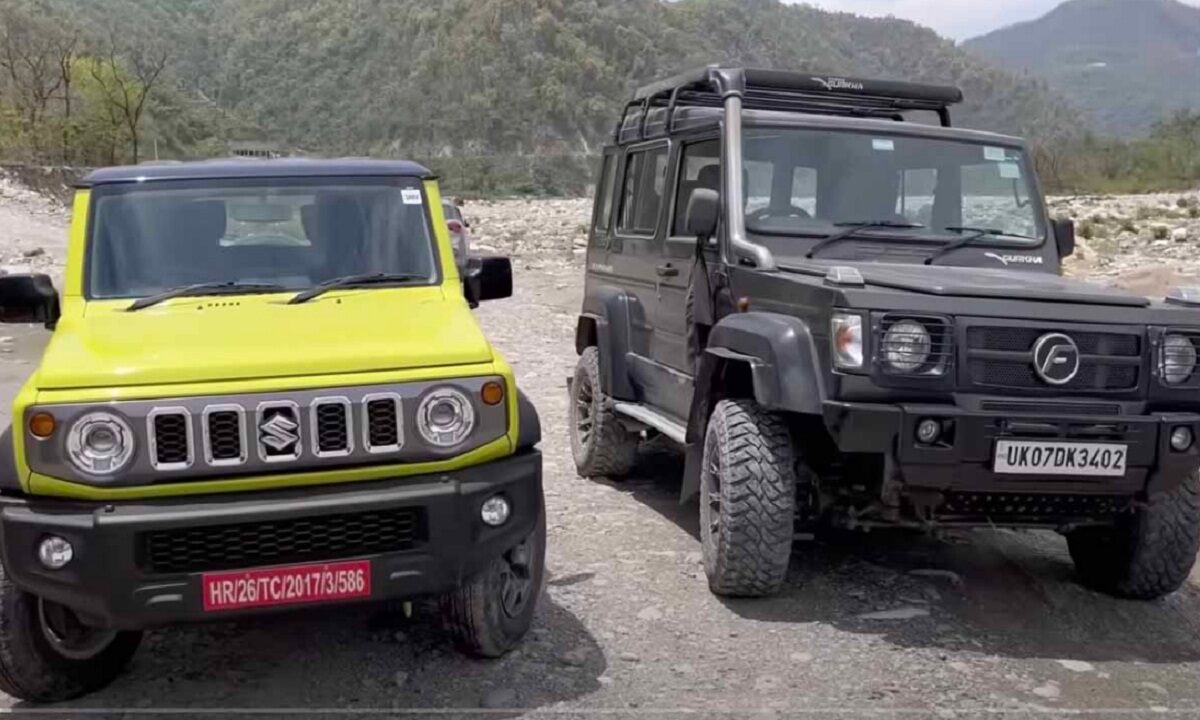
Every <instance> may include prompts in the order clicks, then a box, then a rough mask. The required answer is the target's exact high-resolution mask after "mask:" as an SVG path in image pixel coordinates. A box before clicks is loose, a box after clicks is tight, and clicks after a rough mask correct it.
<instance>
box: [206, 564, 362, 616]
mask: <svg viewBox="0 0 1200 720" xmlns="http://www.w3.org/2000/svg"><path fill="white" fill-rule="evenodd" d="M201 587H202V590H203V592H204V611H205V612H219V611H221V610H240V609H243V608H254V607H267V606H272V605H301V604H306V603H319V602H327V601H330V600H347V599H351V598H362V597H369V596H370V595H371V562H370V561H369V560H353V561H349V562H336V563H321V564H317V565H288V566H283V567H274V568H262V569H256V570H236V571H233V572H219V573H205V574H204V575H202V576H201Z"/></svg>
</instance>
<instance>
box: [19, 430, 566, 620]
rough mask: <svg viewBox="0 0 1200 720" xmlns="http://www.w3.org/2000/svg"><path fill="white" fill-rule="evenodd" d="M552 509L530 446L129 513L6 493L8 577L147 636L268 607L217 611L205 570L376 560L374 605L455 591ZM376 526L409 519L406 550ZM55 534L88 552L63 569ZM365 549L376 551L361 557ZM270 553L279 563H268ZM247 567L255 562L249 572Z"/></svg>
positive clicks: (113, 506) (152, 505) (139, 506)
mask: <svg viewBox="0 0 1200 720" xmlns="http://www.w3.org/2000/svg"><path fill="white" fill-rule="evenodd" d="M496 494H503V495H504V496H505V497H506V499H508V501H509V503H510V505H511V507H512V515H511V517H510V518H509V520H508V521H507V522H506V523H505V524H504V525H502V526H501V527H500V528H491V527H488V526H486V525H484V524H483V523H482V522H481V521H480V519H479V511H480V506H481V505H482V504H483V502H484V501H485V500H486V499H488V498H490V497H492V496H493V495H496ZM542 506H543V500H542V458H541V453H540V452H538V451H537V450H526V451H522V452H519V453H517V454H516V455H512V456H509V457H506V458H504V459H502V460H497V461H494V462H490V463H484V464H481V465H475V466H472V467H468V468H465V469H463V470H459V471H453V472H446V473H438V474H431V475H419V476H410V477H404V478H399V479H395V480H385V481H379V482H372V483H353V484H342V485H332V486H323V487H318V488H306V489H302V490H280V491H270V492H261V493H237V494H228V495H213V496H203V497H192V498H177V499H171V500H154V501H141V502H138V501H130V502H121V503H85V502H78V501H64V500H57V499H41V498H34V497H3V496H0V540H2V543H3V545H2V548H0V549H2V553H3V555H2V557H3V562H4V569H5V572H6V574H7V576H8V578H9V579H10V580H11V581H12V582H13V583H15V584H16V585H17V586H18V587H20V588H21V589H23V590H26V591H28V592H31V593H34V594H36V595H39V596H42V597H45V598H48V599H50V600H53V601H55V602H58V603H61V604H63V605H66V606H68V607H71V608H73V609H74V610H75V611H76V612H77V613H79V614H80V616H81V617H83V618H84V619H85V620H86V621H87V622H89V623H93V624H96V625H101V626H105V627H114V628H120V629H127V630H134V629H142V628H147V627H154V626H161V625H168V624H173V623H180V622H189V621H198V620H208V619H222V618H230V617H236V616H240V615H247V614H257V613H261V612H263V611H264V610H263V609H261V608H255V609H246V610H228V611H221V612H219V613H206V612H205V611H204V609H203V597H202V592H201V577H202V574H203V572H204V571H224V570H234V569H245V568H246V567H259V566H262V565H276V564H298V563H305V564H307V563H313V562H315V563H323V562H327V561H337V560H352V559H353V560H368V561H369V562H370V565H371V578H372V579H371V593H370V597H369V598H363V599H368V600H383V599H395V598H408V597H415V596H420V595H429V594H437V593H442V592H446V591H448V590H451V589H453V588H455V587H457V586H459V585H460V584H461V583H462V582H463V581H464V580H466V579H467V578H469V577H471V576H472V575H474V574H475V573H477V572H479V571H480V570H482V569H483V568H484V567H486V565H487V564H488V563H489V562H491V561H492V560H493V559H494V558H495V557H497V556H499V555H500V554H501V553H502V552H504V551H505V550H507V549H508V548H510V547H512V546H514V545H516V544H517V543H519V542H520V541H521V539H523V538H524V537H526V536H527V535H528V534H529V533H530V532H532V531H533V529H534V528H535V526H536V525H537V522H538V518H539V516H540V514H541V512H542ZM366 516H369V517H371V518H373V519H374V520H373V521H372V522H375V523H378V522H379V521H378V518H381V517H393V516H403V517H405V518H407V519H406V520H405V521H404V524H403V526H402V531H403V533H404V535H403V541H402V542H400V541H397V543H396V545H395V547H396V549H391V548H381V547H380V543H379V542H378V540H379V536H378V535H374V537H369V536H367V534H364V533H362V532H361V529H362V527H364V525H363V524H361V523H359V522H358V521H357V518H361V517H366ZM331 518H333V520H331ZM342 518H345V519H346V522H345V523H343V522H341V519H342ZM371 527H378V525H372V526H371ZM263 528H270V529H271V532H272V533H274V534H272V535H271V536H269V537H268V536H266V535H264V534H263V533H262V532H261V530H262V529H263ZM348 528H354V529H355V530H354V532H357V534H353V533H352V531H351V530H350V529H348ZM284 529H286V532H285V530H284ZM318 529H319V530H318ZM339 529H343V530H345V531H344V532H341V533H340V534H339ZM388 531H389V532H400V530H397V528H396V527H391V528H390V529H389V530H388ZM348 533H351V534H348ZM51 534H53V535H58V536H61V537H64V538H66V539H67V540H69V541H70V542H71V544H72V545H73V546H74V548H75V557H74V559H73V560H72V561H71V562H70V563H69V564H68V565H67V567H65V568H63V569H61V570H56V571H54V570H47V569H45V568H44V567H42V566H41V564H40V563H39V562H38V560H37V550H36V548H37V545H38V543H39V542H40V541H41V540H42V538H44V537H45V536H47V535H51ZM397 537H398V536H397ZM150 538H157V539H161V538H165V539H166V540H165V541H164V542H167V543H168V544H167V545H165V547H168V548H179V549H180V552H179V553H177V554H175V555H174V556H172V555H171V554H170V553H168V554H166V555H164V554H163V553H162V548H163V547H164V546H163V545H153V546H152V545H151V542H152V541H151V540H150ZM173 538H174V540H173ZM175 541H178V542H177V544H175V545H171V544H169V543H171V542H175ZM218 541H220V542H224V543H227V547H223V548H221V552H219V553H214V552H210V551H211V550H212V549H213V548H211V547H210V548H205V547H203V545H204V544H205V543H211V542H218ZM154 542H157V540H155V541H154ZM355 542H359V543H360V546H359V547H360V548H369V551H366V552H355V551H354V549H353V548H354V547H355ZM286 543H291V546H290V549H289V547H285V546H284V545H285V544H286ZM332 547H337V548H338V550H336V551H331V550H330V548H332ZM331 554H332V555H334V556H332V557H331V556H330V555H331ZM263 557H271V558H277V559H278V562H267V563H263V562H259V561H257V560H256V559H259V558H263ZM238 558H251V560H249V561H248V562H246V564H245V565H242V561H240V560H239V559H238ZM189 563H192V564H193V565H195V567H194V568H189V567H185V566H186V565H188V564H189ZM164 568H165V569H164Z"/></svg>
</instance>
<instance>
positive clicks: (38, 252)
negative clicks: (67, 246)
mask: <svg viewBox="0 0 1200 720" xmlns="http://www.w3.org/2000/svg"><path fill="white" fill-rule="evenodd" d="M45 254H46V248H40V247H35V248H30V249H28V250H26V251H25V252H23V253H21V257H27V258H35V257H41V256H42V255H45Z"/></svg>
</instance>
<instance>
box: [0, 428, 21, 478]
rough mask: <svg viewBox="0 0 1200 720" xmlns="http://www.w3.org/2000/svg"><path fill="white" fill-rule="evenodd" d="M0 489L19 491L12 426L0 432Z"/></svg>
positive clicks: (18, 475)
mask: <svg viewBox="0 0 1200 720" xmlns="http://www.w3.org/2000/svg"><path fill="white" fill-rule="evenodd" d="M0 490H15V491H17V492H20V491H21V490H22V488H21V476H20V474H19V473H18V472H17V452H16V448H15V447H14V446H13V436H12V426H11V425H10V426H8V427H6V428H4V432H2V433H0Z"/></svg>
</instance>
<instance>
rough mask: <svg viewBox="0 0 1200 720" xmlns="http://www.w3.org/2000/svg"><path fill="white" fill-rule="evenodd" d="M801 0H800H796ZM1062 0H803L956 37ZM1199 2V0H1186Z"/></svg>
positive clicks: (1002, 23)
mask: <svg viewBox="0 0 1200 720" xmlns="http://www.w3.org/2000/svg"><path fill="white" fill-rule="evenodd" d="M796 1H797V2H799V1H800V0H796ZM1061 1H1062V0H804V2H806V3H807V4H809V5H816V6H817V7H821V8H825V9H826V10H840V11H842V12H852V13H858V14H859V15H879V16H883V15H895V16H896V17H899V18H904V19H906V20H912V21H914V22H917V23H920V24H922V25H927V26H929V27H931V28H933V29H934V30H937V31H938V32H939V33H941V34H942V35H945V36H947V37H951V38H954V39H955V40H966V39H967V38H970V37H974V36H976V35H982V34H983V33H985V32H989V31H991V30H995V29H997V28H1000V27H1004V26H1005V25H1011V24H1013V23H1016V22H1021V21H1022V20H1032V19H1033V18H1036V17H1040V16H1042V15H1044V14H1046V13H1047V12H1049V11H1050V10H1052V9H1053V8H1054V7H1055V6H1056V5H1058V4H1059V3H1060V2H1061ZM1184 2H1187V3H1188V4H1190V5H1200V0H1184Z"/></svg>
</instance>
